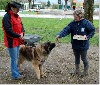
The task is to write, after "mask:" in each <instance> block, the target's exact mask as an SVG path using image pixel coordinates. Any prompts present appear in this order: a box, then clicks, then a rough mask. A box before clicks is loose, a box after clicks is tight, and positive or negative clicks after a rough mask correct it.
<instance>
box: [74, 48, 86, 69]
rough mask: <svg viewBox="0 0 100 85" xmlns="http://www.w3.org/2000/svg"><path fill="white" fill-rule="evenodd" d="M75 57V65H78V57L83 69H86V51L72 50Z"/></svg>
mask: <svg viewBox="0 0 100 85" xmlns="http://www.w3.org/2000/svg"><path fill="white" fill-rule="evenodd" d="M73 52H74V56H75V64H80V57H81V60H82V61H83V64H84V67H85V68H86V67H88V60H87V50H82V51H80V50H73Z"/></svg>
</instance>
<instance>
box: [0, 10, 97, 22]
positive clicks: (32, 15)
mask: <svg viewBox="0 0 100 85" xmlns="http://www.w3.org/2000/svg"><path fill="white" fill-rule="evenodd" d="M5 13H6V12H0V17H3V16H4V14H5ZM52 13H53V14H52ZM72 13H73V12H69V11H68V12H66V13H64V12H62V14H61V12H60V14H58V13H55V14H54V12H53V11H52V12H51V11H49V12H48V13H47V12H45V13H42V14H22V13H21V12H19V15H20V17H33V18H60V19H62V18H73V15H72ZM93 19H95V20H99V15H94V16H93Z"/></svg>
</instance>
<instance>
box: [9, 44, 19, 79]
mask: <svg viewBox="0 0 100 85" xmlns="http://www.w3.org/2000/svg"><path fill="white" fill-rule="evenodd" d="M8 52H9V55H10V59H11V73H12V78H18V77H20V73H19V71H18V64H17V62H18V57H19V46H17V47H14V48H8Z"/></svg>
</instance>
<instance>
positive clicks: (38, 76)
mask: <svg viewBox="0 0 100 85" xmlns="http://www.w3.org/2000/svg"><path fill="white" fill-rule="evenodd" d="M33 67H34V70H35V72H36V75H37V78H38V79H40V70H39V66H38V65H37V64H34V63H33Z"/></svg>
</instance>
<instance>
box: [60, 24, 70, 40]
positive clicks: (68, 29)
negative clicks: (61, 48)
mask: <svg viewBox="0 0 100 85" xmlns="http://www.w3.org/2000/svg"><path fill="white" fill-rule="evenodd" d="M70 29H71V24H69V25H68V26H66V27H65V28H64V29H63V30H62V31H61V32H60V33H59V34H58V36H59V38H62V37H65V36H67V35H69V34H70Z"/></svg>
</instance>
